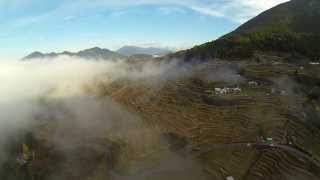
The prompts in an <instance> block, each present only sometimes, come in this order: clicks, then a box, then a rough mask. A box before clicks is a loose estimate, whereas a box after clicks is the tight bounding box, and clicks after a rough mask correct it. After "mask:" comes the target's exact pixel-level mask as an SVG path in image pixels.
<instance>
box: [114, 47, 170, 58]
mask: <svg viewBox="0 0 320 180" xmlns="http://www.w3.org/2000/svg"><path fill="white" fill-rule="evenodd" d="M117 53H119V54H121V55H124V56H132V55H136V54H145V55H152V56H164V55H167V54H169V53H171V51H170V50H169V49H165V48H156V47H148V48H143V47H137V46H124V47H122V48H120V49H119V50H117Z"/></svg>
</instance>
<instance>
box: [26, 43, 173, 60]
mask: <svg viewBox="0 0 320 180" xmlns="http://www.w3.org/2000/svg"><path fill="white" fill-rule="evenodd" d="M170 52H171V51H169V50H167V49H161V48H153V47H151V48H142V47H137V46H124V47H122V48H120V49H119V50H117V51H116V52H115V51H111V50H109V49H103V48H99V47H94V48H91V49H85V50H82V51H79V52H69V51H64V52H62V53H55V52H52V53H42V52H38V51H36V52H33V53H31V54H29V55H28V56H26V57H24V58H23V60H29V59H44V58H55V57H58V56H63V55H64V56H72V57H80V58H84V59H95V60H97V59H99V60H110V59H111V60H112V59H113V60H115V59H130V60H135V59H138V58H139V57H141V58H143V59H152V58H153V57H158V56H163V55H166V54H169V53H170Z"/></svg>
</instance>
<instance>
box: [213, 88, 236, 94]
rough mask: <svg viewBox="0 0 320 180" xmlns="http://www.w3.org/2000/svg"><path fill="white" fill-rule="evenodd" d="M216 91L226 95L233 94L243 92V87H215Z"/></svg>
mask: <svg viewBox="0 0 320 180" xmlns="http://www.w3.org/2000/svg"><path fill="white" fill-rule="evenodd" d="M214 92H215V94H217V95H225V94H231V93H241V89H240V88H239V87H235V88H228V87H224V88H214Z"/></svg>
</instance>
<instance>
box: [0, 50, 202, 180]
mask: <svg viewBox="0 0 320 180" xmlns="http://www.w3.org/2000/svg"><path fill="white" fill-rule="evenodd" d="M0 69H1V71H0V82H1V88H0V95H1V97H0V167H1V165H2V164H3V163H4V162H5V161H7V155H8V154H7V153H8V150H7V146H8V144H10V141H12V140H13V139H15V137H17V136H20V135H23V134H24V133H26V132H30V131H33V132H32V133H33V134H34V135H35V136H36V137H37V138H39V139H41V138H44V137H45V136H46V137H45V139H46V140H47V141H48V143H49V144H51V145H52V146H54V147H55V148H56V149H59V151H60V152H63V153H65V157H67V158H66V159H67V160H70V161H72V159H73V158H74V157H73V156H74V154H75V152H76V151H77V148H80V147H84V146H90V148H96V150H97V151H98V152H101V151H102V152H104V151H108V149H106V150H104V149H103V148H105V146H103V145H99V143H97V144H94V143H95V142H92V139H95V140H96V139H112V140H113V139H116V140H119V141H121V142H123V143H125V144H126V147H128V150H127V151H128V153H129V154H130V153H132V154H135V153H136V154H137V156H139V155H142V154H143V153H148V151H152V150H155V149H157V148H159V147H158V146H161V145H162V144H163V145H164V146H165V145H166V142H163V139H161V137H160V136H159V134H158V132H156V131H154V130H151V129H149V128H148V127H147V126H145V125H144V124H143V122H142V121H141V119H140V117H139V116H138V115H136V114H134V113H132V112H130V111H129V110H127V109H126V108H124V107H123V106H121V105H120V104H118V103H117V102H115V101H114V100H113V99H112V98H110V97H101V96H99V95H98V94H95V93H94V92H95V91H91V90H88V87H89V89H94V86H95V85H97V83H105V84H108V83H111V82H112V81H115V80H118V79H121V78H126V79H131V80H143V81H146V80H148V79H150V78H152V77H159V81H157V82H156V83H154V84H153V85H157V86H158V85H160V84H161V82H163V80H164V79H168V78H176V77H177V76H184V75H187V71H186V69H185V68H183V67H178V66H177V64H176V63H167V64H159V63H153V62H148V63H145V64H144V65H143V66H140V67H139V68H132V65H130V64H129V63H127V62H124V61H92V60H91V61H90V60H85V59H79V58H71V57H67V56H63V57H58V58H54V59H34V60H29V61H3V60H2V61H1V62H0ZM44 121H45V124H46V125H45V126H50V127H49V128H47V129H46V131H45V132H43V131H41V130H40V131H39V130H35V129H36V127H38V126H39V124H37V123H40V122H44ZM159 144H160V145H159ZM160 148H161V147H160ZM139 153H140V154H139ZM158 156H161V157H157V161H159V162H158V163H157V165H151V164H152V162H153V161H152V160H150V159H149V160H146V162H145V163H143V162H140V164H139V166H140V167H136V171H137V172H136V173H134V175H132V176H128V175H120V174H118V175H115V177H117V179H144V178H150V177H152V176H154V174H152V173H153V171H155V172H154V173H155V174H157V175H161V174H162V173H163V172H166V171H168V172H170V173H171V175H170V177H171V176H172V177H173V178H174V177H177V176H178V174H181V172H182V171H183V172H184V171H187V172H188V173H185V174H184V175H183V174H181V175H183V177H184V179H199V178H200V179H201V177H204V175H203V172H202V170H201V168H198V167H199V166H198V165H197V163H196V162H195V161H193V160H192V159H189V158H187V159H186V158H181V157H180V156H179V155H177V154H174V153H171V152H164V153H159V154H158ZM73 165H74V166H75V164H73ZM168 165H170V166H168ZM77 166H83V165H79V164H78V165H77ZM152 167H153V168H154V169H153V170H150V168H152ZM77 168H78V169H77ZM82 168H83V167H82ZM74 169H76V170H78V171H82V169H81V167H74ZM146 169H148V170H147V171H146ZM175 171H176V172H175ZM0 173H1V171H0ZM56 173H57V174H55V175H52V179H59V178H61V177H62V176H63V175H62V174H63V173H64V172H63V171H61V172H60V174H59V172H56ZM172 173H178V174H176V175H172ZM191 174H193V175H194V176H192V175H191ZM159 177H160V176H159ZM161 177H165V176H163V174H162V175H161ZM179 177H180V176H179Z"/></svg>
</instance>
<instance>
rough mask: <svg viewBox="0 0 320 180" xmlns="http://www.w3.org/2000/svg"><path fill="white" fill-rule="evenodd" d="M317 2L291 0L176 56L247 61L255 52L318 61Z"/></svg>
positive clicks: (319, 28)
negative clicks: (288, 55) (279, 53)
mask: <svg viewBox="0 0 320 180" xmlns="http://www.w3.org/2000/svg"><path fill="white" fill-rule="evenodd" d="M319 19H320V1H318V0H292V1H290V2H287V3H284V4H281V5H279V6H276V7H274V8H272V9H270V10H267V11H265V12H263V13H262V14H260V15H258V16H257V17H255V18H253V19H252V20H250V21H248V22H247V23H245V24H243V25H242V26H240V27H239V28H238V29H236V30H235V31H233V32H231V33H229V34H227V35H225V36H223V37H221V38H219V39H218V40H215V41H212V42H208V43H205V44H203V45H200V46H196V47H194V48H192V49H189V50H186V51H181V52H178V53H177V54H175V55H178V56H183V57H185V59H186V60H190V59H193V58H200V59H208V58H216V57H218V58H250V57H252V56H253V54H254V52H256V51H275V52H285V53H289V54H292V55H297V54H298V55H304V56H305V57H307V58H309V59H310V60H318V59H319V57H320V46H319V44H320V21H319Z"/></svg>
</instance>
